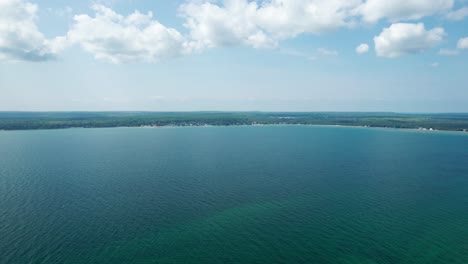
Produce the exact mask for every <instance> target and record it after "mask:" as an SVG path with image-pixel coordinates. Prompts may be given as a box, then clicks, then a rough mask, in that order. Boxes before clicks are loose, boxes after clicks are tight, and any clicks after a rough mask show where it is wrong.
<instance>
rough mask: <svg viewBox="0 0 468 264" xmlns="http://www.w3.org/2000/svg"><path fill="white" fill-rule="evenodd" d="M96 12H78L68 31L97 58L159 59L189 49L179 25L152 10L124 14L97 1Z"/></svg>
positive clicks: (72, 40) (149, 60) (75, 41)
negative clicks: (164, 22)
mask: <svg viewBox="0 0 468 264" xmlns="http://www.w3.org/2000/svg"><path fill="white" fill-rule="evenodd" d="M92 9H93V10H94V11H95V13H96V14H95V16H94V17H91V16H88V15H86V14H82V15H76V16H75V17H74V24H73V25H72V27H71V29H70V31H69V32H68V34H67V38H68V40H69V41H70V42H71V43H74V44H79V45H80V46H81V47H82V48H83V49H84V50H85V51H87V52H90V53H92V54H94V56H95V57H96V59H100V60H105V61H109V62H113V63H125V62H132V61H144V62H155V61H159V60H161V59H164V58H168V57H174V56H178V55H180V54H183V53H184V52H186V51H185V44H186V43H185V38H184V37H183V36H182V35H181V34H180V33H179V32H178V31H177V30H175V29H172V28H167V27H165V26H163V25H162V24H160V23H159V22H158V21H155V20H153V15H152V13H151V12H149V13H147V14H142V13H140V12H138V11H135V12H134V13H132V14H130V15H128V16H123V15H120V14H117V13H116V12H114V11H113V10H112V9H110V8H107V7H104V6H102V5H94V6H92Z"/></svg>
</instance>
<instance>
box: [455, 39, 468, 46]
mask: <svg viewBox="0 0 468 264" xmlns="http://www.w3.org/2000/svg"><path fill="white" fill-rule="evenodd" d="M457 48H459V49H468V37H466V38H462V39H460V40H459V41H458V43H457Z"/></svg>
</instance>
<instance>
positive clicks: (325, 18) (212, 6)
mask: <svg viewBox="0 0 468 264" xmlns="http://www.w3.org/2000/svg"><path fill="white" fill-rule="evenodd" d="M360 3H361V0H347V1H344V0H328V1H321V0H270V1H250V2H249V1H247V0H224V1H194V0H192V1H189V2H187V3H185V4H183V5H182V6H181V7H180V14H181V16H182V17H184V18H185V19H186V21H187V22H186V23H185V26H186V27H187V28H188V29H189V31H190V33H189V34H190V38H191V39H192V43H191V44H192V46H193V47H195V48H197V49H203V48H206V47H219V46H229V45H247V46H252V47H255V48H264V47H275V46H276V45H277V43H278V41H280V40H283V39H287V38H291V37H295V36H297V35H298V34H302V33H313V34H320V33H324V32H329V31H333V30H336V29H338V28H340V27H352V26H353V25H354V24H355V21H354V20H353V15H355V12H356V8H357V7H358V6H359V5H360Z"/></svg>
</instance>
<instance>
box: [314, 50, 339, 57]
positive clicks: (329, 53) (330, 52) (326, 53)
mask: <svg viewBox="0 0 468 264" xmlns="http://www.w3.org/2000/svg"><path fill="white" fill-rule="evenodd" d="M317 52H318V53H319V54H320V55H323V56H338V51H336V50H329V49H325V48H319V49H317Z"/></svg>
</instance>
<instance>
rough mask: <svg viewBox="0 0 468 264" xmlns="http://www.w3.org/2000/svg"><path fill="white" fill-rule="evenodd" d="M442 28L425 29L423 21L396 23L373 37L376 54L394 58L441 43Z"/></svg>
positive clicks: (443, 33)
mask: <svg viewBox="0 0 468 264" xmlns="http://www.w3.org/2000/svg"><path fill="white" fill-rule="evenodd" d="M444 36H445V31H444V29H443V28H433V29H431V30H426V29H425V27H424V24H423V23H417V24H411V23H396V24H392V25H391V26H390V27H389V28H385V29H384V30H383V31H382V32H381V33H380V35H378V36H376V37H374V44H375V50H376V53H377V55H378V56H381V57H387V58H395V57H399V56H402V55H405V54H414V53H420V52H423V51H425V50H428V49H430V48H433V47H435V46H437V45H439V44H441V43H442V41H443V38H444Z"/></svg>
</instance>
